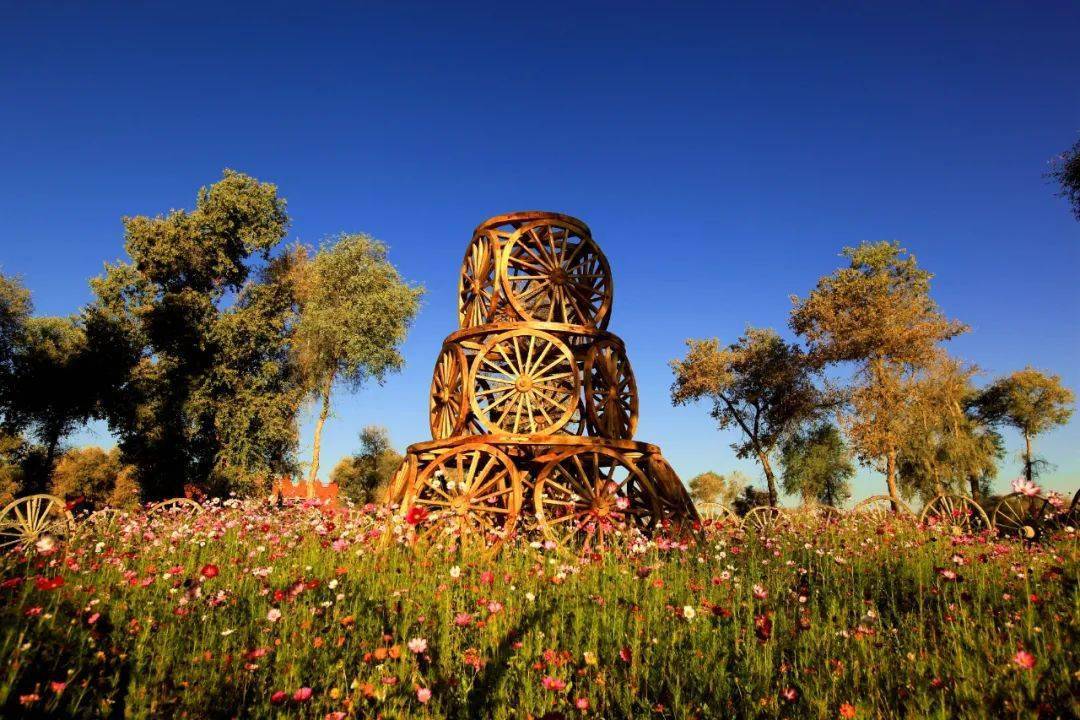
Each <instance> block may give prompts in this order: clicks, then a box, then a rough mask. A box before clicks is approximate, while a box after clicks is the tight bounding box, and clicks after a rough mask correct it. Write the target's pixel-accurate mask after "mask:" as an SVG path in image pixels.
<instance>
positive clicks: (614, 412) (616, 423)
mask: <svg viewBox="0 0 1080 720" xmlns="http://www.w3.org/2000/svg"><path fill="white" fill-rule="evenodd" d="M583 374H584V376H585V408H586V410H587V411H588V417H589V425H590V427H591V428H592V430H593V432H594V433H595V434H597V435H601V436H603V437H608V438H612V439H615V440H626V439H629V438H631V437H633V436H634V430H635V429H636V428H637V419H638V394H637V383H636V382H635V381H634V371H633V370H632V369H631V368H630V360H629V359H628V358H627V357H626V352H625V351H623V349H622V347H621V346H620V345H619V344H618V343H616V342H615V341H613V340H611V339H609V338H605V339H603V340H600V341H599V342H597V343H595V344H594V345H593V346H592V347H591V348H590V349H589V353H588V355H587V356H586V358H585V372H584V373H583Z"/></svg>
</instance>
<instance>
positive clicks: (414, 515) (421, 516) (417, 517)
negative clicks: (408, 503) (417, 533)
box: [405, 505, 431, 525]
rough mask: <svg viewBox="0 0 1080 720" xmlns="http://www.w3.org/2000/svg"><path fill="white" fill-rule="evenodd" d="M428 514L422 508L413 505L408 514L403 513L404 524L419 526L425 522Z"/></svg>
mask: <svg viewBox="0 0 1080 720" xmlns="http://www.w3.org/2000/svg"><path fill="white" fill-rule="evenodd" d="M430 514H431V513H429V512H428V511H427V508H422V507H420V506H418V505H414V506H412V507H411V508H409V512H407V513H405V522H407V523H409V524H410V525H419V524H420V523H422V522H424V521H425V520H427V519H428V515H430Z"/></svg>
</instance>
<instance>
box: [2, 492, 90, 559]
mask: <svg viewBox="0 0 1080 720" xmlns="http://www.w3.org/2000/svg"><path fill="white" fill-rule="evenodd" d="M74 530H75V520H74V518H73V517H72V515H71V512H69V511H68V509H67V507H66V505H65V504H64V501H63V500H61V499H60V498H58V497H56V496H54V495H29V496H27V497H23V498H19V499H17V500H14V501H13V502H11V503H9V504H8V505H7V506H6V507H5V508H4V509H3V511H0V553H5V552H8V551H10V550H18V551H20V552H23V553H27V552H30V551H33V550H35V549H38V548H39V546H40V545H41V544H44V545H47V546H48V547H43V548H41V549H42V550H49V549H51V548H52V547H53V546H54V544H56V543H61V542H65V541H67V540H68V539H70V538H71V536H72V535H73V534H74ZM43 541H44V542H43Z"/></svg>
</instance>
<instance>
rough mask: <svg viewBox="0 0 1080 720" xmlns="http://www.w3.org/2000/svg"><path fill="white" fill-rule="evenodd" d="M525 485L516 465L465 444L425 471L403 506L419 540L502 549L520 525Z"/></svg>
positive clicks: (496, 451) (498, 454) (490, 449)
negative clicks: (446, 540) (450, 539)
mask: <svg viewBox="0 0 1080 720" xmlns="http://www.w3.org/2000/svg"><path fill="white" fill-rule="evenodd" d="M521 500H522V493H521V482H520V481H519V479H518V473H517V470H516V469H515V468H514V463H513V461H511V460H510V458H509V457H507V455H506V454H505V453H504V452H502V451H501V450H499V449H497V448H495V447H492V446H491V445H486V444H474V445H462V446H460V447H456V448H454V449H453V450H450V451H449V452H446V453H443V454H442V455H440V456H439V457H437V458H436V459H435V460H434V461H432V462H431V464H429V465H428V466H427V467H425V468H424V469H423V471H421V473H420V475H419V476H418V477H417V478H416V481H415V482H414V483H413V486H412V489H411V490H410V492H409V493H408V495H407V496H406V499H405V503H404V510H405V520H406V522H408V523H409V524H410V525H414V526H415V527H416V530H415V538H414V539H415V540H416V541H419V542H427V541H433V540H437V539H439V538H440V537H441V536H443V535H453V536H454V537H455V538H458V539H460V540H462V541H468V540H483V541H486V542H488V543H492V544H498V543H499V542H501V541H502V540H503V539H505V538H506V537H507V536H508V535H509V534H510V533H511V532H512V531H513V529H514V525H515V524H516V523H517V518H518V512H519V511H520V509H521Z"/></svg>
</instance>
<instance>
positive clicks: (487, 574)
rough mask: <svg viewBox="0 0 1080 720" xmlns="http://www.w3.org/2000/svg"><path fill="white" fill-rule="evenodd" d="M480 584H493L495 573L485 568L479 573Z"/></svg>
mask: <svg viewBox="0 0 1080 720" xmlns="http://www.w3.org/2000/svg"><path fill="white" fill-rule="evenodd" d="M480 584H482V585H494V584H495V573H493V572H491V571H490V570H485V571H484V572H482V573H480Z"/></svg>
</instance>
